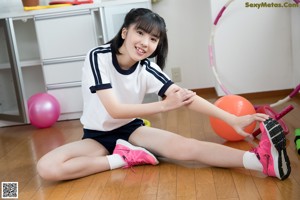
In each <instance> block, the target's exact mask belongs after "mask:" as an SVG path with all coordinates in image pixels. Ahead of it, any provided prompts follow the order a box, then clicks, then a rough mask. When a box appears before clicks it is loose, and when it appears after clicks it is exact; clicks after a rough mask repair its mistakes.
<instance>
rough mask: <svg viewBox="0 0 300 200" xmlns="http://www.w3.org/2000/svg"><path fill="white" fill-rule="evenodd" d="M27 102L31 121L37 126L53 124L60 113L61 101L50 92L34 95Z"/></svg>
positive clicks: (43, 126) (44, 126)
mask: <svg viewBox="0 0 300 200" xmlns="http://www.w3.org/2000/svg"><path fill="white" fill-rule="evenodd" d="M27 104H28V114H29V119H30V122H31V124H32V125H33V126H35V127H37V128H48V127H50V126H52V125H53V124H54V123H55V122H56V121H57V119H58V117H59V115H60V105H59V102H58V101H57V100H56V98H55V97H54V96H52V95H50V94H48V93H37V94H35V95H32V96H31V97H30V98H29V99H28V102H27Z"/></svg>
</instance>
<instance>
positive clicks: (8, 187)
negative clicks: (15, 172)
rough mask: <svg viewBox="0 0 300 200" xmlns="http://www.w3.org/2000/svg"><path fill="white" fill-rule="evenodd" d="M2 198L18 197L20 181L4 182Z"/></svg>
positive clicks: (2, 184)
mask: <svg viewBox="0 0 300 200" xmlns="http://www.w3.org/2000/svg"><path fill="white" fill-rule="evenodd" d="M1 186H2V195H1V198H2V199H17V198H18V182H2V183H1Z"/></svg>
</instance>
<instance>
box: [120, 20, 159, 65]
mask: <svg viewBox="0 0 300 200" xmlns="http://www.w3.org/2000/svg"><path fill="white" fill-rule="evenodd" d="M122 38H123V39H124V42H123V45H122V46H121V48H120V53H121V54H123V55H127V56H128V58H129V59H131V61H132V62H133V64H134V63H136V62H137V61H140V60H143V59H145V58H148V57H149V56H150V55H152V54H153V52H154V51H155V50H156V48H157V45H158V43H159V38H158V36H155V35H152V34H149V33H147V32H145V31H144V30H142V29H136V26H135V25H131V26H129V28H128V29H126V28H123V30H122Z"/></svg>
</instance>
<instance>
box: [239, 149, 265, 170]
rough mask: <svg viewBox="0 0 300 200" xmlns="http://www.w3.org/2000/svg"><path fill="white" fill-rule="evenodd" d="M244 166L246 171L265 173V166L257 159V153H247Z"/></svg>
mask: <svg viewBox="0 0 300 200" xmlns="http://www.w3.org/2000/svg"><path fill="white" fill-rule="evenodd" d="M243 165H244V167H245V168H246V169H250V170H256V171H260V172H262V171H263V166H262V164H261V163H260V161H259V160H258V158H257V157H256V154H255V153H252V152H250V151H247V152H246V153H245V154H244V156H243Z"/></svg>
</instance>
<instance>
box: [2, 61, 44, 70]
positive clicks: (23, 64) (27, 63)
mask: <svg viewBox="0 0 300 200" xmlns="http://www.w3.org/2000/svg"><path fill="white" fill-rule="evenodd" d="M20 65H21V67H33V66H39V65H42V63H41V60H25V61H21V63H20ZM10 68H11V65H10V64H9V63H0V70H1V69H10Z"/></svg>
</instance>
